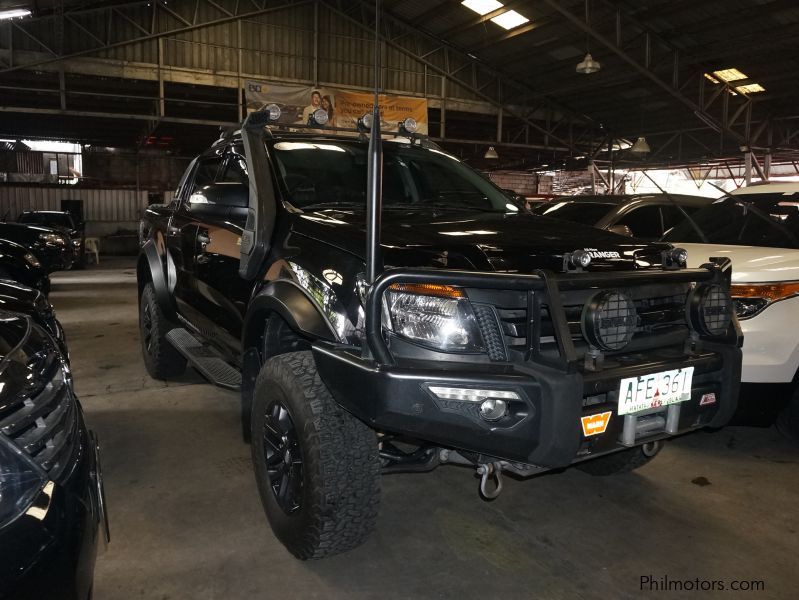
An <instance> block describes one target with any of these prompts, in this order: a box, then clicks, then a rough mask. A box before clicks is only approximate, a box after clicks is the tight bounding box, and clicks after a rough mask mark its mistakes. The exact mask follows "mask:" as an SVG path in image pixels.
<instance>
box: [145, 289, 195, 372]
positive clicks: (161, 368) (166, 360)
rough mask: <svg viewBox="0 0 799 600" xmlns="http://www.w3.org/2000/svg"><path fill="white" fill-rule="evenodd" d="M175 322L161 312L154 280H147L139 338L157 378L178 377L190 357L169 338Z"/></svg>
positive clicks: (150, 370) (151, 370) (147, 361)
mask: <svg viewBox="0 0 799 600" xmlns="http://www.w3.org/2000/svg"><path fill="white" fill-rule="evenodd" d="M172 327H173V326H172V325H171V323H170V322H169V320H168V319H167V318H166V316H165V315H164V313H163V312H162V311H161V308H160V306H159V305H158V301H157V300H156V297H155V290H154V289H153V284H152V283H147V284H146V285H145V286H144V289H143V290H142V293H141V299H140V301H139V337H140V339H141V349H142V356H143V358H144V366H145V367H146V368H147V372H148V373H149V374H150V376H151V377H153V378H154V379H169V378H170V377H177V376H178V375H180V374H181V373H183V371H185V370H186V358H185V357H184V356H183V355H182V354H181V353H180V352H178V351H177V350H176V349H175V348H173V347H172V345H171V344H170V343H169V342H168V341H167V339H166V334H167V333H168V332H169V330H170V329H172Z"/></svg>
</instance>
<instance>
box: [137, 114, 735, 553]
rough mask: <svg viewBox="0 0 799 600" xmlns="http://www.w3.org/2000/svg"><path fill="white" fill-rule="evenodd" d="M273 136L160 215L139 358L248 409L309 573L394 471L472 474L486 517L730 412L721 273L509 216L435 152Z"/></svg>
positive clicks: (280, 532)
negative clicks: (576, 471)
mask: <svg viewBox="0 0 799 600" xmlns="http://www.w3.org/2000/svg"><path fill="white" fill-rule="evenodd" d="M266 118H267V115H259V113H252V114H251V115H250V116H249V117H248V120H247V121H246V122H245V124H244V125H243V126H242V128H241V132H238V133H233V132H231V133H230V134H227V135H223V137H222V138H221V139H220V140H219V141H217V142H216V143H214V144H213V146H212V147H211V148H209V149H208V150H207V151H206V152H204V153H203V154H202V155H201V156H200V157H198V158H197V159H196V160H194V161H193V162H192V164H191V165H190V167H189V169H188V170H187V171H186V173H185V175H184V176H183V178H182V180H181V182H180V185H179V188H178V190H177V192H176V196H175V199H174V201H173V202H172V203H171V204H169V205H166V206H165V205H153V206H151V207H149V208H148V210H147V211H146V213H145V219H146V221H147V223H146V226H143V227H142V228H141V231H142V232H143V235H144V236H145V240H144V244H143V246H142V250H141V254H140V257H139V262H138V265H137V273H138V285H139V294H140V304H139V306H140V313H139V314H140V329H141V335H140V339H141V343H142V352H143V357H144V363H145V366H146V368H147V370H148V372H149V373H150V374H151V375H152V376H153V377H156V378H169V377H174V376H176V375H178V374H180V373H181V372H182V371H183V370H184V369H185V368H186V365H187V361H188V362H189V363H191V365H192V366H193V367H194V368H196V369H198V370H199V371H200V372H201V373H203V374H204V375H205V376H206V377H207V378H208V379H209V380H211V381H213V382H215V383H217V384H219V385H223V386H225V387H228V388H232V389H240V390H241V401H242V416H243V424H244V430H245V432H246V434H247V435H248V437H249V439H251V440H252V456H253V462H254V471H255V476H256V480H257V484H258V488H259V491H260V494H261V501H262V503H263V506H264V510H265V512H266V515H267V518H268V520H269V522H270V524H271V525H272V529H273V531H274V533H275V535H276V536H277V537H278V539H279V540H280V541H281V542H282V543H283V544H284V545H285V546H286V547H287V548H288V549H289V551H290V552H292V553H293V554H294V555H295V556H297V557H299V558H301V559H308V558H321V557H324V556H329V555H332V554H336V553H338V552H343V551H346V550H349V549H351V548H353V547H355V546H357V545H358V544H360V543H361V542H363V541H364V540H365V539H366V537H367V536H368V535H369V533H370V532H371V530H372V529H373V528H374V525H375V521H376V516H377V510H378V504H379V497H380V477H381V472H382V473H393V472H403V471H428V470H431V469H433V468H435V467H437V466H438V465H439V464H444V463H451V464H462V465H468V466H471V467H472V468H473V469H475V470H476V473H477V474H478V475H479V480H480V490H481V492H482V493H483V494H484V495H485V496H487V497H493V496H495V495H496V494H498V493H499V492H500V490H501V477H500V475H501V473H502V472H503V471H510V472H512V473H514V474H517V475H520V476H531V475H535V474H538V473H542V472H544V471H547V470H550V469H559V468H563V467H567V466H570V465H575V466H578V467H579V468H582V469H584V470H586V471H589V472H592V473H594V474H611V473H619V472H624V471H628V470H631V469H634V468H636V467H638V466H641V465H643V464H645V463H646V462H647V461H649V460H650V459H651V458H652V457H653V456H655V455H656V454H657V453H658V451H659V450H660V448H661V445H662V444H663V441H664V440H666V439H669V438H672V437H673V436H675V435H680V434H682V433H686V432H689V431H692V430H696V429H699V428H702V427H707V426H711V427H718V426H722V425H724V424H725V423H727V421H728V419H729V418H730V415H731V414H732V413H733V412H734V411H735V406H736V399H737V384H738V380H739V376H740V364H741V350H740V348H739V343H738V342H739V332H740V330H739V329H738V326H737V321H736V319H735V315H734V313H733V311H732V301H731V300H730V296H729V272H728V270H727V269H726V264H727V263H726V262H725V261H723V260H718V261H715V262H709V263H707V264H705V265H703V266H702V268H699V269H686V268H684V261H685V259H686V256H685V253H684V252H682V251H680V250H679V249H675V248H673V247H672V246H671V245H669V244H662V243H647V242H643V241H640V240H634V239H626V238H623V237H620V236H618V235H613V234H610V233H608V232H605V231H601V230H598V229H593V228H591V227H585V226H578V225H574V224H571V223H567V222H564V221H559V220H556V219H547V218H543V217H540V216H537V215H532V214H526V213H521V212H520V211H518V210H512V208H515V207H508V198H507V196H506V195H505V194H504V193H503V192H502V191H501V190H500V189H499V188H497V187H495V186H494V185H493V184H492V183H490V182H488V181H486V180H485V179H484V178H483V177H482V176H480V175H479V174H478V173H476V172H475V171H473V170H472V169H471V168H469V167H468V166H467V165H465V164H464V163H462V162H461V161H460V160H458V159H457V158H455V157H453V156H450V155H448V154H446V153H445V152H444V151H442V150H441V149H440V148H438V147H437V146H435V145H433V144H431V143H430V141H429V140H426V139H424V138H421V137H416V136H412V138H411V139H403V138H397V139H395V140H392V141H389V140H386V141H381V138H380V137H379V134H378V133H377V132H375V133H374V134H373V137H372V139H371V142H370V143H369V144H368V145H367V143H366V141H364V140H359V139H357V138H354V137H349V138H347V137H343V136H340V137H336V136H335V135H332V134H328V135H325V134H314V133H311V132H307V133H306V132H293V133H292V132H285V133H282V132H279V131H277V130H272V129H268V128H265V127H264V125H266V124H267V123H266ZM378 121H379V117H377V116H375V117H373V121H372V122H378ZM380 148H382V155H381V153H380V152H378V149H380ZM367 165H369V167H367ZM381 167H382V168H381ZM367 173H371V174H374V176H373V177H370V180H371V183H370V185H367ZM381 173H382V186H381V185H380V183H381V182H380V178H381V175H380V174H381ZM381 189H382V192H381V191H380V190H381ZM381 196H382V209H381ZM367 200H368V202H367ZM381 219H382V221H381ZM383 265H386V267H385V268H384V267H383ZM409 444H412V446H409ZM492 481H493V482H494V484H492Z"/></svg>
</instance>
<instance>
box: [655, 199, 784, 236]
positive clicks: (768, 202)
mask: <svg viewBox="0 0 799 600" xmlns="http://www.w3.org/2000/svg"><path fill="white" fill-rule="evenodd" d="M783 200H784V197H780V196H775V197H771V198H769V197H768V195H765V194H764V195H763V196H761V195H760V194H757V195H755V194H752V195H746V196H741V197H739V198H735V197H732V196H728V197H726V198H722V199H721V200H717V201H716V202H714V203H713V204H711V205H710V206H708V207H706V208H703V209H702V210H699V211H697V212H695V213H694V214H693V215H691V217H692V219H693V221H694V223H696V227H698V228H699V229H700V230H701V231H702V233H703V234H704V236H705V238H706V243H710V244H725V245H727V244H729V245H735V246H762V247H766V248H768V247H771V248H799V211H798V210H797V206H796V204H795V203H794V202H790V201H789V202H787V203H786V202H783ZM663 240H664V241H667V242H683V243H690V242H694V243H702V242H704V241H705V240H702V238H701V236H700V235H699V233H698V232H697V231H696V229H695V227H694V225H692V224H691V223H690V222H689V221H687V220H685V221H682V222H681V223H680V224H678V225H677V226H676V227H674V229H672V230H671V231H669V232H668V233H667V234H666V235H665V236H663Z"/></svg>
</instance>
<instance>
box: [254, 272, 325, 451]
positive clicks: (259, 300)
mask: <svg viewBox="0 0 799 600" xmlns="http://www.w3.org/2000/svg"><path fill="white" fill-rule="evenodd" d="M273 314H274V315H278V316H279V317H280V318H281V319H283V320H284V321H285V323H286V324H287V325H288V326H289V328H290V329H292V330H293V331H295V332H296V333H298V334H300V335H302V336H304V337H308V338H311V339H312V340H319V339H323V340H328V341H331V342H336V341H338V336H337V335H336V332H335V330H334V329H333V326H332V325H331V324H330V321H329V320H328V319H327V317H326V316H325V315H324V314H323V313H322V310H321V309H320V308H319V306H318V305H317V304H316V303H315V302H314V301H313V300H312V299H311V297H310V296H309V295H308V293H307V292H306V291H305V290H304V289H302V288H301V287H300V286H299V285H297V284H296V283H295V282H293V281H290V280H288V279H280V280H277V281H272V282H270V283H268V284H266V285H265V286H264V287H263V288H262V289H261V290H260V291H259V292H258V293H257V295H256V296H255V297H254V298H253V299H252V300H251V301H250V305H249V307H248V309H247V314H246V316H245V318H244V327H243V330H242V331H243V333H242V340H241V349H242V373H241V375H242V378H241V425H242V435H243V438H244V441H245V442H247V443H249V442H250V418H251V414H250V413H251V409H252V399H253V394H254V391H255V380H256V378H257V377H258V373H259V371H260V370H261V366H262V365H263V362H264V356H263V347H262V338H263V336H264V332H265V323H266V322H267V319H269V318H270V316H271V315H273Z"/></svg>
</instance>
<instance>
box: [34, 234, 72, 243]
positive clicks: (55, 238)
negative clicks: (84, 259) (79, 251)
mask: <svg viewBox="0 0 799 600" xmlns="http://www.w3.org/2000/svg"><path fill="white" fill-rule="evenodd" d="M39 240H41V241H42V242H44V243H45V244H49V245H51V246H53V245H56V246H65V245H66V243H67V240H66V238H65V237H64V236H63V235H58V234H57V233H40V234H39Z"/></svg>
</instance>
